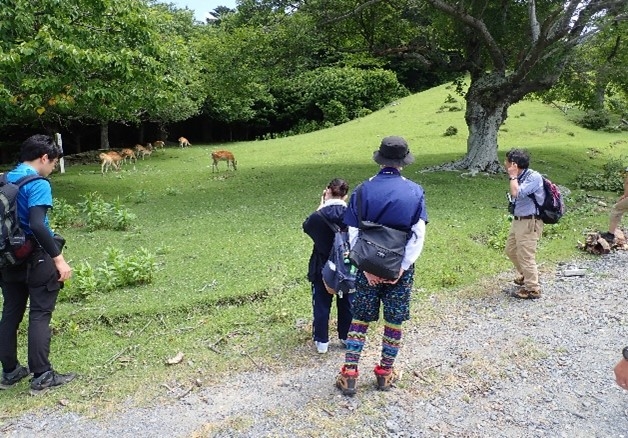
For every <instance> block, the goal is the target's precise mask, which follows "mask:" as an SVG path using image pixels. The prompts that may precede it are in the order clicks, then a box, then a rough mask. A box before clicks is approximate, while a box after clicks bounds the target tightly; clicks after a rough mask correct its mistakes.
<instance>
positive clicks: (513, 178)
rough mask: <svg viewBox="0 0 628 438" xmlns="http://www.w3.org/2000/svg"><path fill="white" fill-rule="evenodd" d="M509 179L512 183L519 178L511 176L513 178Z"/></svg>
mask: <svg viewBox="0 0 628 438" xmlns="http://www.w3.org/2000/svg"><path fill="white" fill-rule="evenodd" d="M508 179H509V180H510V181H513V180H515V179H517V177H516V176H511V177H509V178H508Z"/></svg>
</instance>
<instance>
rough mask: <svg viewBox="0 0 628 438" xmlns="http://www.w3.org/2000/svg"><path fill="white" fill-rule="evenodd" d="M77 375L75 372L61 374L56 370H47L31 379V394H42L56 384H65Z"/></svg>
mask: <svg viewBox="0 0 628 438" xmlns="http://www.w3.org/2000/svg"><path fill="white" fill-rule="evenodd" d="M75 377H76V374H74V373H68V374H59V373H57V372H56V371H55V370H49V371H46V372H45V373H44V374H42V375H41V376H39V377H37V378H33V379H32V380H31V391H30V393H31V395H41V394H43V393H45V392H46V391H48V390H49V389H50V388H53V387H55V386H60V385H65V384H66V383H69V382H71V381H72V380H74V378H75Z"/></svg>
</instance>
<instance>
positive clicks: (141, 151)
mask: <svg viewBox="0 0 628 438" xmlns="http://www.w3.org/2000/svg"><path fill="white" fill-rule="evenodd" d="M148 144H149V145H150V143H148ZM135 151H136V152H137V155H141V156H142V160H143V159H144V157H145V156H146V155H148V156H149V157H150V154H152V153H153V147H152V146H150V147H148V145H147V147H144V146H142V145H141V144H136V145H135Z"/></svg>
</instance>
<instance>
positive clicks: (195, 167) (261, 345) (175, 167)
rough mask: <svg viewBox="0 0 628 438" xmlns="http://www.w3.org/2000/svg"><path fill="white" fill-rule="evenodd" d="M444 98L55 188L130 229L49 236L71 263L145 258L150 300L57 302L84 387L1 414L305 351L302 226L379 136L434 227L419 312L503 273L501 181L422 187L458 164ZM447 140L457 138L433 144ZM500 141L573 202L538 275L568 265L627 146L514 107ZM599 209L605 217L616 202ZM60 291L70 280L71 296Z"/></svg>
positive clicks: (102, 399) (130, 291)
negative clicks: (95, 204) (595, 174)
mask: <svg viewBox="0 0 628 438" xmlns="http://www.w3.org/2000/svg"><path fill="white" fill-rule="evenodd" d="M453 94H454V93H453V89H450V88H449V87H447V86H441V87H437V88H435V89H432V90H429V91H426V92H423V93H420V94H417V95H414V96H411V97H408V98H405V99H402V100H400V101H398V102H396V103H394V104H392V105H390V106H388V107H386V108H385V109H383V110H381V111H378V112H376V113H374V114H372V115H370V116H368V117H365V118H362V119H359V120H354V121H352V122H349V123H346V124H344V125H341V126H337V127H334V128H331V129H327V130H323V131H319V132H315V133H311V134H307V135H301V136H297V137H290V138H282V139H277V140H267V141H258V142H247V143H234V144H228V145H211V146H202V145H201V146H197V145H195V146H193V147H191V148H187V149H178V148H171V149H166V150H164V151H157V152H155V153H154V154H153V156H152V157H150V158H147V159H146V160H140V161H139V162H138V163H137V165H136V166H135V168H133V166H127V167H125V168H124V169H123V170H122V171H120V172H117V173H116V172H114V173H109V174H107V175H105V176H102V175H101V174H100V166H99V165H98V164H97V163H94V164H93V165H77V166H69V167H68V168H67V173H66V174H63V175H60V174H55V175H53V176H52V180H53V191H54V195H55V198H63V199H64V200H66V201H68V202H69V203H72V204H75V203H77V202H79V201H81V200H82V196H83V195H85V194H87V193H91V192H97V193H99V194H100V195H102V197H103V198H104V199H105V200H107V201H109V202H114V201H115V200H116V199H119V201H120V203H121V204H123V205H124V206H125V207H126V208H128V209H129V210H130V211H132V212H133V213H134V214H135V215H137V219H136V221H135V222H134V226H133V228H132V230H131V231H127V232H119V231H95V232H88V231H87V230H85V229H77V228H68V229H62V230H58V231H60V232H61V234H63V235H64V236H65V237H66V238H67V240H68V245H67V248H66V251H65V254H66V259H68V260H69V261H70V263H71V264H74V265H76V264H78V263H79V262H89V263H90V264H92V265H93V266H97V265H99V264H102V263H103V262H104V257H105V256H104V251H105V249H106V248H108V247H113V248H118V249H120V250H123V251H125V252H133V251H135V250H137V249H138V248H147V249H148V250H149V251H151V252H152V253H153V254H155V256H156V261H157V264H158V271H157V273H156V275H155V278H154V281H153V282H152V283H151V284H148V285H144V286H139V287H133V288H124V289H117V290H114V291H113V292H107V293H105V292H101V293H96V294H94V295H92V296H91V297H90V298H89V299H87V300H82V301H78V302H71V301H67V300H66V301H62V302H60V303H59V305H58V307H57V310H56V312H55V314H54V321H53V323H54V327H55V336H54V337H53V345H52V355H51V358H52V362H53V364H54V365H55V366H56V367H57V368H58V369H59V370H60V371H65V370H73V371H77V372H78V373H80V375H81V380H80V381H79V383H77V384H75V385H73V386H71V387H70V386H69V387H68V388H67V389H65V388H60V389H59V392H55V394H59V395H56V396H55V397H54V399H53V398H44V399H32V398H27V396H26V395H25V394H26V383H24V384H22V385H23V386H22V385H20V387H19V389H16V390H13V391H10V392H9V391H7V394H6V396H4V397H3V398H2V399H1V400H0V407H1V408H2V409H3V410H4V411H5V412H9V413H12V412H16V411H18V410H21V409H28V408H30V407H32V406H38V405H41V404H52V403H54V402H55V400H58V399H59V398H60V397H63V398H66V399H69V400H71V406H72V407H74V408H75V409H78V410H82V409H83V408H85V407H86V406H88V405H103V406H106V405H111V406H115V404H116V401H117V400H119V399H120V398H123V397H124V396H125V395H127V394H129V393H135V392H138V394H139V395H138V397H139V398H140V399H141V398H143V397H145V396H146V397H148V396H150V397H154V396H156V395H158V394H159V393H162V392H164V391H165V390H164V388H163V387H161V386H160V383H163V382H164V380H165V379H169V381H174V382H184V381H187V380H189V379H191V376H192V375H194V376H195V377H197V376H200V377H202V378H204V379H212V378H214V377H216V376H217V375H218V374H219V373H220V372H221V371H223V370H226V369H234V368H240V367H247V366H254V365H258V364H259V363H260V362H265V363H272V362H273V361H276V360H280V359H281V357H283V356H288V355H290V354H292V353H293V352H294V349H295V348H296V347H297V346H298V345H303V344H304V343H305V342H306V341H307V340H308V339H309V337H310V330H309V325H308V324H309V320H310V318H311V317H310V314H311V308H310V306H311V302H310V289H309V283H308V282H307V280H306V279H305V273H306V271H307V260H308V258H309V254H310V251H311V242H310V240H309V238H308V237H307V236H306V235H305V234H304V233H303V232H302V230H301V223H302V221H303V220H304V219H305V217H306V216H307V215H308V214H310V213H311V212H312V211H313V210H314V209H315V208H316V207H317V205H318V202H319V196H320V193H321V191H322V189H323V188H324V187H325V185H326V184H327V183H328V182H329V180H331V179H332V178H334V177H342V178H345V179H347V180H348V181H349V183H350V184H351V187H354V186H355V185H356V184H358V183H359V182H360V181H362V180H364V179H366V178H368V177H370V176H372V175H373V174H375V173H376V172H377V165H376V164H375V163H374V162H373V161H372V159H371V157H372V153H373V151H374V150H376V149H377V147H378V145H379V142H380V140H381V138H382V137H384V136H387V135H401V136H403V137H405V138H406V139H407V140H408V142H409V144H410V148H411V150H412V152H413V153H414V154H415V156H416V163H415V164H414V165H412V166H409V167H408V168H406V169H405V170H404V172H403V174H404V176H406V177H408V178H410V179H413V180H415V181H417V182H418V183H420V184H422V185H423V187H424V188H425V191H426V195H427V208H428V214H429V219H430V223H429V225H428V231H427V238H426V243H425V247H424V250H423V255H422V256H421V258H420V259H419V262H418V263H417V278H416V281H415V286H416V288H417V298H418V299H420V297H421V296H424V295H425V294H427V293H455V290H456V289H457V288H459V287H462V286H467V285H470V284H473V283H474V282H476V281H477V280H479V279H481V278H484V277H487V276H491V275H494V274H496V273H498V272H502V271H504V270H508V269H510V264H509V262H508V261H507V259H506V257H505V256H504V255H503V253H502V251H501V250H500V249H499V248H498V247H497V246H498V245H496V243H495V242H500V241H503V238H505V236H502V234H503V233H505V230H506V229H507V226H508V223H507V221H506V219H505V214H506V198H505V193H506V190H507V187H508V184H507V179H506V178H505V175H501V176H485V175H479V176H477V177H474V178H470V177H465V176H463V175H461V174H459V173H455V172H422V169H424V168H425V167H429V166H433V165H437V164H440V163H444V162H448V161H452V160H454V159H457V158H459V157H461V156H462V155H464V153H465V150H466V126H465V123H464V112H463V111H450V108H451V107H459V108H462V104H463V100H462V98H460V97H458V96H454V97H455V98H456V99H457V100H458V102H452V103H445V102H446V100H448V95H453ZM449 126H454V127H456V128H457V129H458V135H455V136H449V137H445V136H443V133H444V132H445V130H446V129H447V128H448V127H449ZM499 141H500V157H503V156H504V153H505V151H507V150H508V149H510V148H511V147H525V148H527V149H528V150H529V151H530V153H531V155H532V166H531V167H533V168H534V169H536V170H539V171H541V172H542V173H546V174H548V176H550V177H551V179H552V180H554V181H555V182H556V183H558V184H561V185H564V186H567V187H569V188H571V189H572V190H573V191H572V196H571V198H570V199H571V200H570V201H569V202H570V207H571V214H570V215H569V216H567V217H566V218H565V220H564V221H563V222H562V223H561V224H560V225H558V226H555V227H553V228H551V229H550V228H549V227H548V229H547V233H546V234H547V237H546V238H545V239H544V240H543V242H542V245H541V248H540V252H539V259H540V261H541V262H542V263H543V269H544V270H545V272H546V273H549V272H551V266H552V263H553V262H555V261H558V260H563V259H567V258H570V257H573V256H574V255H575V254H576V249H575V245H576V242H577V240H578V239H579V238H580V237H581V235H582V232H583V231H584V230H586V229H589V228H595V229H600V228H604V227H605V226H606V223H607V217H608V208H603V207H598V206H596V205H593V204H586V205H584V204H583V203H582V202H581V201H580V200H582V199H585V198H584V197H583V196H582V194H581V193H579V191H578V190H575V189H574V187H573V182H574V181H575V180H576V179H577V178H578V177H579V175H582V174H583V173H584V172H590V171H591V170H596V169H599V168H601V166H602V165H603V164H604V163H606V162H607V161H608V160H609V159H610V158H612V157H615V158H618V157H621V153H622V151H625V150H626V144H627V143H626V139H625V134H606V133H599V132H590V131H586V130H583V129H581V128H579V127H577V126H575V125H574V124H572V123H571V122H570V121H569V120H568V119H567V118H565V117H564V115H563V114H562V113H561V112H560V111H558V110H557V109H555V108H551V107H548V106H544V105H542V104H540V103H538V102H522V103H520V104H517V105H515V106H513V107H512V108H511V110H510V117H509V118H508V120H507V122H506V124H505V125H504V127H503V128H502V130H501V131H500V139H499ZM219 148H228V149H229V150H231V151H232V152H233V153H234V154H235V156H236V158H237V161H238V170H237V171H236V172H227V171H226V170H225V163H224V162H223V163H220V171H219V172H218V173H212V172H211V159H210V158H209V154H210V151H211V150H214V149H219ZM624 153H625V152H624ZM598 195H601V196H603V197H606V198H607V199H608V202H609V203H610V202H612V200H614V199H615V198H616V197H617V196H616V194H612V193H602V194H598ZM72 287H73V285H72V281H70V283H69V284H68V286H67V290H68V291H71V290H72ZM414 317H415V318H420V317H421V315H415V316H414ZM23 333H24V332H23ZM23 333H22V337H21V339H20V342H21V346H22V350H21V359H22V361H25V360H26V357H25V348H24V347H25V339H24V336H23ZM274 350H278V351H274ZM179 351H181V352H183V353H185V355H186V356H185V360H184V362H183V363H182V364H181V365H179V366H176V367H168V366H166V365H164V362H165V360H166V359H167V358H169V357H172V356H174V355H175V354H176V353H177V352H179ZM269 351H272V352H273V354H270V353H269ZM254 358H255V359H254ZM293 360H294V359H293ZM18 401H19V402H18Z"/></svg>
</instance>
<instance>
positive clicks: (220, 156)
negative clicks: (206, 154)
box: [212, 151, 238, 172]
mask: <svg viewBox="0 0 628 438" xmlns="http://www.w3.org/2000/svg"><path fill="white" fill-rule="evenodd" d="M212 160H213V163H212V172H217V171H218V162H219V161H226V162H227V170H229V166H233V170H237V167H236V166H237V164H238V162H237V161H236V160H235V157H234V156H233V154H232V153H231V152H229V151H214V152H212Z"/></svg>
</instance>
